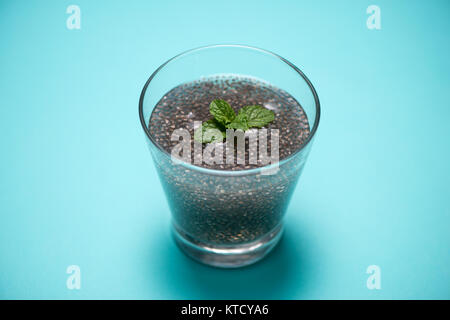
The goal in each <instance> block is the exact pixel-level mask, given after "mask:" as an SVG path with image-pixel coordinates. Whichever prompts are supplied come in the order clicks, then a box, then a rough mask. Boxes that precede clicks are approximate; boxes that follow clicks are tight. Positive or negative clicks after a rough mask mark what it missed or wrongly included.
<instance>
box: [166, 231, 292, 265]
mask: <svg viewBox="0 0 450 320" xmlns="http://www.w3.org/2000/svg"><path fill="white" fill-rule="evenodd" d="M172 231H173V232H172V233H173V236H174V238H175V242H176V243H177V245H178V246H179V247H180V248H181V250H182V251H183V252H184V253H185V254H187V255H188V256H189V257H191V258H193V259H194V260H197V261H199V262H201V263H204V264H207V265H210V266H214V267H220V268H239V267H243V266H247V265H250V264H252V263H255V262H257V261H259V260H261V259H262V258H264V257H265V256H266V255H267V254H268V253H269V252H270V251H271V250H272V249H273V248H274V247H275V246H276V244H277V243H278V241H279V240H280V238H281V235H282V234H283V226H282V225H281V224H280V225H279V226H277V227H276V228H275V229H273V231H272V232H270V233H268V234H267V235H266V236H264V237H262V238H261V239H258V240H257V241H253V242H250V243H246V244H241V245H221V246H218V245H211V244H206V243H202V242H199V241H196V240H194V239H193V238H192V237H190V236H189V235H187V234H185V233H184V232H182V231H181V230H180V229H179V228H177V227H176V226H175V225H173V227H172Z"/></svg>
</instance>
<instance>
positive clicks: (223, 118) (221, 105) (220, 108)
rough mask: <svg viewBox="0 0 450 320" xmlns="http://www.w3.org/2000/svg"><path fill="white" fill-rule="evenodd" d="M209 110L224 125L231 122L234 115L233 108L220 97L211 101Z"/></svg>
mask: <svg viewBox="0 0 450 320" xmlns="http://www.w3.org/2000/svg"><path fill="white" fill-rule="evenodd" d="M209 112H211V114H212V115H213V116H214V118H215V119H216V120H217V121H218V122H219V123H221V124H222V125H224V126H225V125H227V124H229V123H231V122H232V121H233V120H234V118H235V117H236V114H235V113H234V110H233V108H231V106H230V105H229V104H228V102H226V101H225V100H220V99H215V100H213V101H212V102H211V104H210V105H209Z"/></svg>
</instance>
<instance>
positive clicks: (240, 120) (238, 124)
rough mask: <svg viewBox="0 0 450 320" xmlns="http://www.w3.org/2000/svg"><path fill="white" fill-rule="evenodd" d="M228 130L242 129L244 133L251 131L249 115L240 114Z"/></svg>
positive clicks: (229, 125)
mask: <svg viewBox="0 0 450 320" xmlns="http://www.w3.org/2000/svg"><path fill="white" fill-rule="evenodd" d="M227 128H228V129H235V130H237V129H241V130H242V131H246V130H248V129H250V126H249V125H248V119H247V115H246V114H243V113H240V112H239V114H238V115H237V116H236V118H234V120H233V122H231V123H230V124H228V125H227Z"/></svg>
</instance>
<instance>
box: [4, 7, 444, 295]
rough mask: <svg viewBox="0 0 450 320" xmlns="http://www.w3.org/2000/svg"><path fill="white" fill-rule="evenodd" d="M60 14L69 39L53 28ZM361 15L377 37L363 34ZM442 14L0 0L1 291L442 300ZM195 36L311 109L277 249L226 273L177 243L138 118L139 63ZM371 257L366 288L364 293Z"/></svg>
mask: <svg viewBox="0 0 450 320" xmlns="http://www.w3.org/2000/svg"><path fill="white" fill-rule="evenodd" d="M70 4H77V5H79V6H80V8H81V29H80V30H68V29H67V28H66V19H67V17H68V16H69V15H68V14H66V8H67V6H69V5H70ZM371 4H376V5H378V6H379V7H380V8H381V25H382V28H381V30H369V29H368V28H367V27H366V19H367V17H368V15H367V14H366V8H367V7H368V6H369V5H371ZM449 9H450V2H449V1H446V0H444V1H428V2H426V1H410V0H409V1H381V0H377V1H376V2H375V3H372V1H370V2H369V1H344V2H343V1H290V2H288V1H277V2H276V1H270V2H269V1H267V2H264V1H251V2H249V1H245V2H244V1H230V0H229V1H220V2H218V1H202V2H195V3H194V2H191V1H183V2H182V1H178V2H174V1H87V0H83V1H81V0H77V1H76V2H74V3H72V2H68V1H1V2H0V39H1V42H0V46H1V48H0V73H1V77H0V96H1V108H0V125H1V135H0V142H1V146H2V153H1V157H0V168H1V169H0V170H1V171H0V172H1V177H0V297H1V298H7V299H16V298H24V299H30V298H58V299H79V298H87V299H91V298H95V299H97V298H126V299H128V298H136V299H184V298H193V299H194V298H198V299H204V298H205V299H206V298H209V299H217V298H255V299H259V298H261V299H264V298H274V299H278V298H284V299H334V298H338V299H347V298H357V299H365V298H368V299H392V298H393V299H409V298H423V299H429V298H440V299H448V298H450V251H449V245H450V235H449V226H450V194H449V187H448V183H449V180H450V169H449V163H450V148H449V142H448V139H449V137H450V125H449V122H450V108H449V97H448V93H449V89H450V79H449V74H450V62H449V61H450V60H449V56H450V55H449V44H450V41H449V31H450V20H449V19H448V13H449V12H450V10H449ZM212 43H242V44H248V45H254V46H257V47H262V48H265V49H268V50H271V51H274V52H276V53H278V54H280V55H282V56H284V57H286V58H287V59H289V60H290V61H292V62H293V63H294V64H296V65H297V66H299V67H300V68H301V69H302V70H303V71H304V72H305V73H306V74H307V76H308V77H309V78H310V79H311V81H312V82H313V84H314V85H315V87H316V89H317V91H318V94H319V97H320V99H321V103H322V107H323V113H322V119H321V124H320V126H319V130H318V133H317V136H316V140H315V143H314V146H313V148H312V152H311V154H310V157H309V161H308V163H307V165H306V168H305V170H304V173H303V176H302V178H301V181H300V183H299V186H298V188H297V189H296V191H295V194H294V196H293V200H292V202H291V205H290V207H289V209H288V214H287V217H286V222H287V230H286V234H285V237H284V239H283V240H282V242H281V244H280V246H279V247H278V248H277V249H276V250H275V251H274V252H273V253H272V254H271V255H270V256H269V257H268V258H267V259H266V260H264V261H262V262H260V263H258V264H256V265H254V266H251V267H248V268H244V269H241V270H219V269H214V268H209V267H206V266H203V265H199V264H197V263H195V262H193V261H191V260H190V259H189V258H186V257H185V256H184V255H183V254H182V253H181V252H180V251H178V250H177V249H176V247H175V245H174V243H173V241H172V239H171V238H170V232H169V224H170V213H169V209H168V207H167V203H166V200H165V196H164V194H163V191H162V188H161V186H160V183H159V180H158V178H157V175H156V171H155V169H154V166H153V163H152V160H151V157H150V154H149V151H148V149H147V146H146V142H145V136H144V133H143V130H142V128H141V126H140V123H139V119H138V113H137V106H138V98H139V94H140V91H141V89H142V87H143V85H144V83H145V81H146V80H147V78H148V77H149V75H150V74H151V72H153V70H154V69H156V68H157V67H158V66H159V65H160V64H161V63H162V62H164V61H165V60H166V59H168V58H170V57H172V56H173V55H175V54H177V53H179V52H181V51H184V50H186V49H189V48H193V47H197V46H201V45H206V44H212ZM372 264H375V265H378V266H380V268H381V286H382V288H381V290H369V289H368V288H367V287H366V279H367V277H368V275H367V274H366V268H367V267H368V266H369V265H372ZM69 265H78V266H80V268H81V289H80V290H68V289H67V287H66V279H67V277H68V274H66V268H67V267H68V266H69Z"/></svg>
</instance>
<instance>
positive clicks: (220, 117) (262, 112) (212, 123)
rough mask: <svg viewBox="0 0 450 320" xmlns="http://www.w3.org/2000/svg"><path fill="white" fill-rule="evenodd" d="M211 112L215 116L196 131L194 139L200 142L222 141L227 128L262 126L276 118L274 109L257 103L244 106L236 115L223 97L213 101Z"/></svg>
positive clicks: (245, 129) (246, 128) (210, 106)
mask: <svg viewBox="0 0 450 320" xmlns="http://www.w3.org/2000/svg"><path fill="white" fill-rule="evenodd" d="M209 112H210V113H211V115H212V116H213V117H214V118H213V119H210V120H208V121H206V122H203V123H202V126H201V128H198V129H197V130H195V132H194V140H196V141H198V142H202V143H214V142H222V141H223V139H224V138H226V129H235V130H238V129H240V130H242V131H247V130H248V129H250V128H262V127H264V126H265V125H267V124H269V123H270V122H272V121H273V120H274V119H275V114H274V113H273V111H272V110H269V109H266V108H264V107H261V106H257V105H252V106H245V107H242V108H241V109H240V110H239V111H238V114H237V115H236V113H235V112H234V110H233V108H231V106H230V105H229V103H228V102H226V101H225V100H221V99H215V100H213V101H212V102H211V104H210V105H209Z"/></svg>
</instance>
